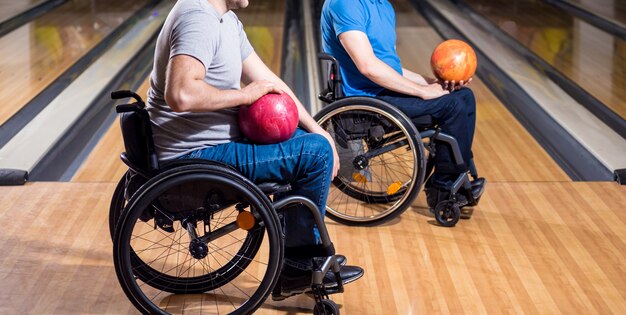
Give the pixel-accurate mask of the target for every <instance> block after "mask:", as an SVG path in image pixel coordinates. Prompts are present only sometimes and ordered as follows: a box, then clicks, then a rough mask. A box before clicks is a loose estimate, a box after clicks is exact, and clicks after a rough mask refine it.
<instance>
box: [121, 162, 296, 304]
mask: <svg viewBox="0 0 626 315" xmlns="http://www.w3.org/2000/svg"><path fill="white" fill-rule="evenodd" d="M190 184H191V185H198V184H202V185H206V186H207V187H213V188H210V189H214V187H218V188H215V189H223V190H224V191H227V193H228V194H231V195H232V194H234V195H236V196H237V200H241V202H242V204H245V205H255V206H250V207H248V208H250V211H251V213H253V214H254V216H255V218H256V220H257V221H256V222H257V224H256V225H255V227H254V228H253V229H252V230H251V231H244V230H241V229H238V228H237V227H236V225H234V224H235V223H234V221H233V220H235V219H234V217H236V215H235V216H233V215H232V214H233V213H236V211H239V210H240V209H235V210H236V211H232V209H233V208H234V207H233V206H229V207H225V208H224V209H221V208H219V209H218V208H211V207H209V206H207V207H198V208H194V209H192V210H186V211H181V212H179V213H175V212H171V213H169V212H168V213H166V214H167V215H169V216H170V217H171V218H173V219H172V220H173V221H172V222H173V224H172V227H171V228H172V229H173V230H174V232H173V233H168V232H166V231H164V230H162V229H161V228H160V227H157V226H155V225H154V223H153V222H152V221H153V220H150V221H149V222H144V221H142V220H141V219H140V216H141V215H142V213H143V212H144V209H146V208H147V207H150V206H153V205H154V204H157V203H158V202H159V201H158V200H160V198H161V197H162V195H163V194H165V193H167V192H168V191H170V190H171V189H174V188H176V187H183V186H181V185H190ZM229 209H230V211H231V213H230V214H226V212H227V211H229ZM162 211H167V210H162ZM225 214H226V215H225ZM203 222H204V224H203ZM207 222H208V223H207ZM214 222H215V224H213V223H214ZM183 225H185V227H183ZM200 226H204V229H202V228H200ZM280 231H281V229H280V223H279V220H278V216H277V215H276V212H275V211H274V209H273V207H272V205H271V203H270V201H269V200H268V199H267V197H266V196H265V195H264V194H263V193H262V192H261V191H260V190H259V189H258V188H257V187H256V186H255V185H254V184H252V183H251V182H250V181H248V180H247V179H245V178H244V177H243V176H241V175H239V174H238V173H236V172H234V171H232V170H230V169H228V168H225V167H220V166H215V165H186V166H181V167H176V168H174V169H171V170H168V171H165V172H163V173H161V174H159V175H157V176H155V177H154V178H152V179H151V180H150V181H148V182H147V183H146V184H145V185H143V186H142V187H141V188H140V189H139V190H138V191H137V192H136V193H135V194H134V195H133V197H132V198H131V200H130V201H129V202H128V204H127V205H126V208H125V209H124V210H123V211H122V213H121V216H120V219H119V222H118V224H117V228H116V229H115V236H114V240H115V241H114V244H113V249H114V252H113V256H114V263H115V270H116V274H117V277H118V280H119V281H120V284H121V286H122V288H123V289H124V292H125V293H126V295H127V297H128V298H129V299H130V301H131V302H132V303H133V304H134V305H135V306H136V307H137V309H138V310H139V311H141V312H142V313H150V314H168V313H170V312H171V313H173V314H177V313H183V312H186V311H187V312H188V311H190V310H192V309H193V313H198V314H205V311H206V312H207V313H208V312H210V313H215V312H216V311H217V312H218V313H219V312H224V313H232V314H248V313H251V312H253V311H254V310H255V309H257V308H258V307H259V306H260V305H261V304H262V302H263V301H264V300H265V299H266V298H267V295H268V294H269V293H270V290H271V289H272V287H273V286H274V285H275V283H276V281H277V279H278V274H279V270H280V267H281V266H282V257H283V251H284V249H283V240H282V238H281V232H280ZM264 238H265V242H263V239H264ZM190 239H191V241H190ZM202 244H205V245H206V246H202ZM233 245H238V246H239V248H238V249H237V248H236V246H233ZM262 245H264V247H262ZM197 248H199V249H197ZM260 248H261V251H260V252H259V250H260ZM202 251H204V253H202V254H198V252H202ZM196 255H200V256H196ZM202 255H204V256H202ZM253 263H254V264H255V265H254V266H251V265H252V264H253ZM250 269H251V270H250ZM248 270H250V271H248ZM172 293H174V294H172Z"/></svg>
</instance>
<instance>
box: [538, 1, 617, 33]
mask: <svg viewBox="0 0 626 315" xmlns="http://www.w3.org/2000/svg"><path fill="white" fill-rule="evenodd" d="M543 1H544V2H546V3H549V4H551V5H553V6H555V7H557V8H561V9H563V10H565V11H568V12H570V14H573V15H575V16H577V17H579V18H581V19H583V20H585V21H587V22H589V23H590V24H593V25H595V26H597V27H598V28H601V29H603V30H605V31H607V32H609V33H611V34H613V35H615V36H617V37H620V38H621V39H623V40H626V25H624V24H622V23H620V22H619V21H615V20H613V19H611V18H609V17H607V16H601V15H598V14H596V13H594V12H591V11H589V10H587V9H585V8H583V7H582V6H580V5H578V4H576V3H573V2H571V1H565V0H543Z"/></svg>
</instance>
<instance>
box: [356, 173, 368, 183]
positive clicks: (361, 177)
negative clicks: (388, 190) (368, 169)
mask: <svg viewBox="0 0 626 315" xmlns="http://www.w3.org/2000/svg"><path fill="white" fill-rule="evenodd" d="M352 179H354V180H355V181H356V182H357V183H359V184H367V177H365V175H363V174H361V173H352Z"/></svg>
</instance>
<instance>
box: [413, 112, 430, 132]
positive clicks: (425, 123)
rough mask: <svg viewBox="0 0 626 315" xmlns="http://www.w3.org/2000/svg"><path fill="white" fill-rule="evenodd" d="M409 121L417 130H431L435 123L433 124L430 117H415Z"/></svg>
mask: <svg viewBox="0 0 626 315" xmlns="http://www.w3.org/2000/svg"><path fill="white" fill-rule="evenodd" d="M411 121H412V122H413V124H414V125H415V128H417V129H427V128H432V127H433V126H434V125H435V123H434V122H433V118H432V116H430V115H424V116H419V117H415V118H412V119H411Z"/></svg>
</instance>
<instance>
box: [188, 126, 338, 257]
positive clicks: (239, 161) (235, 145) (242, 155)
mask: <svg viewBox="0 0 626 315" xmlns="http://www.w3.org/2000/svg"><path fill="white" fill-rule="evenodd" d="M181 158H183V159H184V158H187V159H195V158H197V159H206V160H214V161H219V162H222V163H226V164H228V165H231V166H233V167H235V168H236V169H237V170H239V172H241V174H242V175H243V176H245V177H247V178H248V179H250V180H251V181H253V182H255V183H262V182H277V183H289V184H291V187H292V190H291V191H290V192H289V193H288V194H289V195H298V196H304V197H307V198H309V199H310V200H311V201H313V202H315V203H316V204H317V207H318V209H319V211H320V213H321V214H322V217H323V216H324V213H325V212H326V199H327V198H328V189H329V187H330V182H331V176H332V171H333V151H332V148H331V146H330V143H329V142H328V140H326V138H324V137H323V136H321V135H318V134H312V133H307V132H306V131H304V130H301V129H297V130H296V132H295V134H294V135H293V136H292V137H291V139H289V140H287V141H284V142H281V143H277V144H268V145H259V144H253V143H249V142H243V141H242V142H229V143H225V144H221V145H217V146H214V147H208V148H204V149H200V150H197V151H194V152H192V153H189V154H187V155H185V156H183V157H181ZM275 197H276V198H278V199H279V198H280V196H275ZM283 197H284V196H283ZM284 217H285V227H284V229H285V246H287V247H297V246H305V245H314V244H319V243H321V241H320V238H319V231H318V230H317V228H316V226H315V221H314V219H313V215H312V214H311V212H310V210H309V209H308V208H305V207H299V208H297V209H289V210H286V211H285V213H284Z"/></svg>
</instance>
